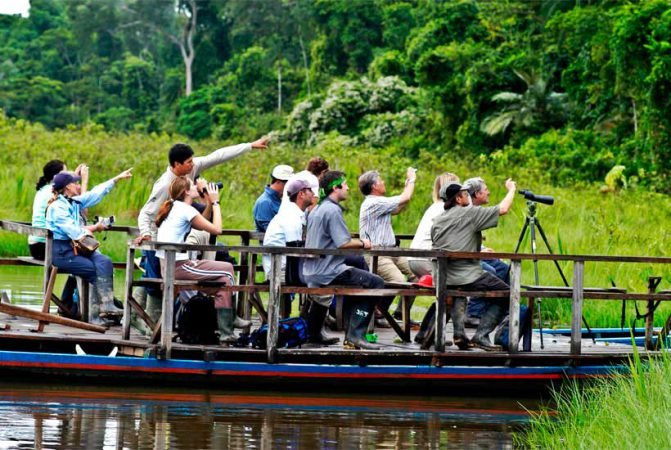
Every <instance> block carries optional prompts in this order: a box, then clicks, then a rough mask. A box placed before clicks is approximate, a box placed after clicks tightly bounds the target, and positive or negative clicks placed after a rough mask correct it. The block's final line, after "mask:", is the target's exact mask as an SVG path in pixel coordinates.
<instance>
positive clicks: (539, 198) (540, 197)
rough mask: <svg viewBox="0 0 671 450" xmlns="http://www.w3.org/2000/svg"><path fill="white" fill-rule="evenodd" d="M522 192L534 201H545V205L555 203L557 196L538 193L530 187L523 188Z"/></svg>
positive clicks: (525, 196)
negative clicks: (529, 188)
mask: <svg viewBox="0 0 671 450" xmlns="http://www.w3.org/2000/svg"><path fill="white" fill-rule="evenodd" d="M520 194H522V195H523V196H524V198H526V199H527V200H530V201H532V202H538V203H543V204H544V205H554V202H555V198H554V197H552V196H550V195H536V194H534V193H533V192H531V191H530V190H528V189H522V190H521V191H520Z"/></svg>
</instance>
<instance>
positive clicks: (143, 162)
mask: <svg viewBox="0 0 671 450" xmlns="http://www.w3.org/2000/svg"><path fill="white" fill-rule="evenodd" d="M180 140H183V138H181V137H179V136H169V135H165V134H160V135H159V134H150V135H143V134H137V133H131V134H109V133H106V132H104V131H103V130H102V129H101V128H100V127H97V126H87V127H84V128H80V129H74V128H72V129H66V130H56V131H47V130H45V129H44V128H43V127H42V126H40V125H39V124H30V123H28V122H25V121H21V120H9V119H7V118H6V117H5V116H3V115H2V114H1V113H0V141H2V143H3V151H2V152H0V189H1V191H2V192H3V193H4V194H5V195H3V196H0V218H8V219H13V220H24V221H29V220H30V217H31V207H32V199H33V196H34V193H35V189H34V186H35V183H36V182H37V179H38V178H39V176H40V174H41V168H42V166H43V165H44V164H45V163H46V162H47V161H48V160H50V159H54V158H58V159H62V160H64V161H65V162H66V164H67V165H68V166H69V167H70V168H74V167H75V166H76V165H77V164H79V163H81V162H86V163H87V164H88V165H89V166H90V168H91V171H90V173H91V183H90V184H91V186H93V185H95V184H97V183H100V182H102V181H105V180H106V179H109V178H111V177H113V176H114V175H116V174H117V173H119V172H120V171H122V170H124V169H126V168H128V167H133V168H134V169H133V172H134V176H133V178H132V179H131V180H130V181H122V182H119V183H118V185H117V186H116V187H115V188H114V189H113V190H112V192H111V193H110V194H109V195H108V196H107V197H106V198H105V199H104V200H103V201H102V203H101V204H100V205H98V206H96V207H95V208H92V210H91V211H90V216H94V215H111V214H114V215H116V217H117V222H118V223H119V224H129V225H136V223H137V216H138V213H139V211H140V209H141V208H142V205H143V204H144V202H145V201H146V199H147V197H148V196H149V193H150V192H151V188H152V185H153V182H154V180H156V179H157V178H158V177H159V176H160V174H161V173H162V172H163V171H164V170H166V167H167V165H168V161H167V153H168V149H169V148H170V146H171V145H172V144H174V143H175V142H177V141H180ZM234 143H235V142H218V141H216V142H215V141H202V142H192V143H191V144H192V146H193V147H194V150H195V152H196V155H205V154H207V153H209V152H210V151H212V150H214V149H216V148H219V147H222V146H225V145H230V144H234ZM314 155H320V156H322V157H324V158H326V159H327V160H328V161H329V162H330V165H331V168H333V169H338V170H342V171H344V172H345V173H346V174H347V176H348V181H349V185H350V187H351V189H350V193H351V195H350V199H348V200H347V201H346V202H345V203H344V206H345V207H346V208H347V210H346V212H345V218H346V221H347V224H348V226H349V228H350V230H352V231H356V230H358V211H359V205H360V204H361V202H362V201H363V196H362V195H361V194H360V192H359V191H358V189H357V187H356V186H357V182H356V180H357V177H358V176H359V175H360V174H361V173H363V172H364V171H366V170H369V169H377V170H379V171H380V172H381V174H382V176H383V177H384V178H385V181H386V184H387V189H388V192H389V194H390V195H391V194H397V193H400V192H401V190H402V189H403V183H404V180H405V171H406V168H407V167H409V166H413V167H416V168H418V169H419V171H418V180H417V184H416V191H415V195H414V197H413V200H412V202H411V203H410V205H409V207H408V208H407V209H406V210H404V211H403V212H402V213H401V214H399V215H398V216H396V217H395V218H394V220H393V225H394V229H395V230H396V232H397V233H408V234H411V233H414V232H415V229H416V227H417V224H418V223H419V221H420V219H421V217H422V215H423V213H424V210H425V209H426V208H427V207H428V206H429V205H430V203H431V189H432V184H433V180H434V178H435V176H436V175H438V174H440V173H442V172H445V171H450V172H454V173H456V174H458V175H460V176H461V178H462V180H463V179H466V178H469V177H471V176H482V177H484V178H485V179H486V180H487V182H488V185H489V187H490V190H491V191H492V195H491V199H492V203H493V204H494V203H495V202H497V201H498V200H500V199H501V198H502V197H503V195H504V194H505V192H504V188H503V184H504V181H505V179H506V178H508V177H513V178H515V179H516V180H517V182H518V186H519V187H524V188H530V189H532V190H534V192H536V193H537V194H548V195H553V196H555V198H556V203H555V205H554V206H545V205H538V212H537V217H538V219H539V221H540V222H541V224H542V225H543V227H544V229H545V232H546V234H547V236H548V238H549V240H550V243H551V245H552V246H553V251H554V252H555V253H561V254H602V255H648V256H664V255H666V252H665V249H666V248H669V247H670V244H671V235H669V234H668V233H666V232H665V229H666V223H667V221H668V216H669V210H670V205H669V199H668V197H667V196H664V195H660V194H654V193H649V192H645V191H642V190H635V189H634V190H628V191H623V192H619V193H610V194H600V193H599V189H598V185H597V184H596V183H595V184H594V185H579V186H572V187H571V188H559V187H556V186H552V185H549V184H547V183H545V182H544V181H542V180H543V177H542V175H539V174H534V173H532V172H530V171H529V170H527V169H525V168H523V167H511V168H510V169H509V170H508V171H507V172H506V173H492V172H490V171H489V170H488V169H487V168H483V167H479V166H478V165H477V163H472V164H470V165H467V164H466V163H464V162H463V160H462V159H461V158H460V157H459V155H454V154H450V153H445V154H443V155H438V154H436V153H435V152H429V151H425V152H420V154H419V156H418V158H416V159H413V160H410V159H408V158H406V157H404V156H403V149H401V148H395V147H388V148H383V149H373V148H369V147H363V146H362V147H358V148H352V147H349V146H347V145H343V144H342V143H340V142H339V141H337V140H327V141H325V142H323V143H321V144H320V145H319V146H316V147H312V148H294V147H291V146H288V145H283V144H277V143H274V144H271V146H270V148H269V149H268V150H265V151H257V150H255V151H252V152H249V153H247V154H246V155H243V156H240V157H238V158H236V159H234V160H232V161H229V162H227V163H225V164H222V165H219V166H217V167H214V168H212V169H210V170H208V171H206V172H205V173H204V175H205V176H206V177H207V178H208V179H210V180H214V181H222V182H224V184H225V187H224V189H223V192H222V199H221V203H222V214H223V223H224V227H225V228H239V229H252V228H253V219H252V206H253V204H254V200H255V199H256V197H257V196H258V195H259V194H260V193H261V192H262V191H263V187H264V185H265V184H266V183H267V182H269V174H270V172H271V170H272V168H273V166H275V165H276V164H291V165H292V166H293V167H294V168H296V169H302V168H303V167H304V166H305V164H306V162H307V160H308V159H309V158H310V157H312V156H314ZM526 211H527V207H526V204H525V201H524V199H523V198H522V197H521V196H518V197H517V198H516V201H515V204H514V206H513V209H512V211H511V212H510V213H509V214H508V215H507V216H504V217H502V218H501V220H500V221H499V226H498V227H497V228H495V229H492V230H490V231H487V232H486V239H487V241H486V244H487V245H488V246H490V247H492V248H494V249H496V250H499V251H513V250H514V248H515V244H516V242H517V240H518V237H519V234H520V231H521V229H522V226H523V224H524V220H525V216H526ZM127 239H128V237H127V236H123V235H119V234H116V233H110V234H109V235H108V236H107V239H106V240H105V241H104V242H103V251H104V252H105V253H107V254H109V255H110V256H112V258H113V259H114V260H117V261H118V260H121V259H123V258H124V255H125V245H126V241H127ZM226 242H229V243H235V242H234V241H231V240H228V241H226ZM521 251H522V252H529V251H530V243H529V238H528V235H527V237H526V238H525V239H524V241H523V242H522V246H521ZM538 251H539V252H540V253H546V252H547V250H546V249H545V248H544V246H543V244H542V242H541V241H540V240H539V241H538ZM27 254H28V248H27V245H26V238H25V237H24V236H20V235H16V234H12V233H4V232H0V256H17V255H27ZM562 269H563V271H564V273H565V274H566V276H567V277H568V278H569V280H570V277H571V274H572V271H573V267H572V265H571V264H570V263H564V264H562ZM670 269H671V268H670V267H667V266H660V265H657V266H656V265H651V264H603V263H599V264H597V263H587V264H586V267H585V284H586V285H587V286H594V287H608V286H611V284H612V283H614V284H616V285H617V286H618V287H624V288H627V289H630V290H635V291H644V290H645V288H646V284H647V278H648V276H650V275H657V276H662V277H663V279H664V282H663V283H662V285H661V286H660V288H661V289H668V288H669V286H668V284H669V282H671V271H670ZM522 270H523V280H522V281H523V283H533V281H534V280H533V268H532V265H531V263H530V262H525V263H524V264H523V268H522ZM539 270H540V283H541V284H544V285H561V284H562V281H561V278H560V276H559V274H558V272H557V270H556V269H555V267H554V265H552V264H551V263H549V262H540V263H539ZM543 309H544V318H545V320H546V321H547V324H546V325H565V324H567V323H568V321H569V320H570V301H567V300H561V301H560V300H545V301H544V302H543ZM669 310H671V308H669V309H667V308H666V307H665V306H663V307H662V308H661V312H662V313H663V314H658V315H657V322H656V324H657V325H661V324H662V322H663V320H664V317H665V314H666V313H667V312H668V311H669ZM585 315H586V317H587V319H588V320H589V321H590V324H591V325H592V326H616V325H618V324H619V317H620V309H619V305H618V304H616V303H614V302H588V303H587V304H586V307H585ZM662 316H664V317H662ZM632 319H633V308H631V307H630V308H629V312H628V314H627V319H626V322H627V325H629V324H630V323H631V321H632Z"/></svg>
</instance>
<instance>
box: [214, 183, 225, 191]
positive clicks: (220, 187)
mask: <svg viewBox="0 0 671 450" xmlns="http://www.w3.org/2000/svg"><path fill="white" fill-rule="evenodd" d="M212 184H214V185H215V186H216V187H217V188H219V189H220V190H221V189H223V188H224V183H222V182H221V181H213V182H212Z"/></svg>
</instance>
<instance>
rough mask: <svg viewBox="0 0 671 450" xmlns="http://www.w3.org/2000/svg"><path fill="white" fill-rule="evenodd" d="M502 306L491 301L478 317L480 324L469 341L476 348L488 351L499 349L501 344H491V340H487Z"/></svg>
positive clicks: (501, 310) (497, 320)
mask: <svg viewBox="0 0 671 450" xmlns="http://www.w3.org/2000/svg"><path fill="white" fill-rule="evenodd" d="M502 312H503V308H501V306H500V305H497V304H496V303H491V304H490V306H489V307H488V308H487V309H486V310H485V312H484V313H483V314H482V317H480V325H478V329H477V330H476V331H475V335H474V336H473V339H472V340H471V343H472V344H473V345H474V346H475V347H478V348H481V349H483V350H486V351H488V352H496V351H501V350H502V349H501V346H499V345H493V344H492V341H490V340H489V334H490V333H491V332H492V331H494V328H496V326H497V325H498V324H499V321H500V319H501V317H500V316H501V313H502Z"/></svg>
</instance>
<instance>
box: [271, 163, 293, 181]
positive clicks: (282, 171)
mask: <svg viewBox="0 0 671 450" xmlns="http://www.w3.org/2000/svg"><path fill="white" fill-rule="evenodd" d="M293 174H294V168H293V167H291V166H287V165H286V164H280V165H279V166H275V167H274V168H273V172H272V174H271V175H272V176H273V178H275V179H278V180H282V181H287V180H288V179H289V178H291V175H293Z"/></svg>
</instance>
